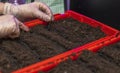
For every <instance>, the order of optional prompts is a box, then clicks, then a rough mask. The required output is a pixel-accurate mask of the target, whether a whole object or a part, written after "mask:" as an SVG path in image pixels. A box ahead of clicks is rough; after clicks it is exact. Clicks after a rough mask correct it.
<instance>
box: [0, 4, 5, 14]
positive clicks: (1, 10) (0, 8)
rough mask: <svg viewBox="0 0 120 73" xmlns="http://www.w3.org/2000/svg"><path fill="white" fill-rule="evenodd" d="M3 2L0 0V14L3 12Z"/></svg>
mask: <svg viewBox="0 0 120 73" xmlns="http://www.w3.org/2000/svg"><path fill="white" fill-rule="evenodd" d="M3 10H4V3H2V2H0V14H3Z"/></svg>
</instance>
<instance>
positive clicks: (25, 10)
mask: <svg viewBox="0 0 120 73" xmlns="http://www.w3.org/2000/svg"><path fill="white" fill-rule="evenodd" d="M3 14H12V15H14V16H16V17H17V18H18V19H24V18H39V19H42V20H44V21H52V20H53V13H52V11H51V10H50V8H49V7H48V6H47V5H45V4H44V3H41V2H33V3H29V4H23V5H13V4H10V3H5V6H4V11H3Z"/></svg>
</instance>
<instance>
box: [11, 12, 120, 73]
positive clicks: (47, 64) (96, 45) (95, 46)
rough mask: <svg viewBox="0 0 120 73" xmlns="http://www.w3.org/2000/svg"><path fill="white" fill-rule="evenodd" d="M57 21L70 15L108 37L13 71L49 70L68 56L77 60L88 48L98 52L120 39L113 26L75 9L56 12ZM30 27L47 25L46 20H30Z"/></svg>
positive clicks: (18, 72) (33, 72)
mask: <svg viewBox="0 0 120 73" xmlns="http://www.w3.org/2000/svg"><path fill="white" fill-rule="evenodd" d="M54 17H55V21H57V20H60V19H65V18H68V17H72V18H74V19H76V20H79V21H80V22H84V23H87V24H89V25H90V26H93V27H100V28H101V30H102V31H103V32H104V33H105V34H107V36H106V37H104V38H101V39H99V40H96V41H93V42H90V43H88V44H85V45H83V46H80V47H77V48H74V49H72V50H70V51H67V52H64V53H62V54H59V55H56V56H54V57H52V58H49V59H47V60H44V61H41V62H38V63H36V64H33V65H30V66H28V67H25V68H22V69H19V70H17V71H14V72H12V73H38V72H40V71H48V70H50V69H52V68H54V67H55V66H57V65H58V64H59V63H61V62H63V61H65V60H67V59H68V58H71V59H72V60H75V59H77V58H78V56H79V55H80V54H81V51H83V50H85V49H88V50H90V51H93V52H97V50H99V49H100V48H101V47H104V46H107V45H110V44H113V43H116V42H118V41H120V33H119V31H118V30H116V29H114V28H111V27H109V26H107V25H105V24H103V23H100V22H98V21H96V20H94V19H91V18H89V17H86V16H84V15H82V14H78V13H76V12H73V11H67V12H66V13H64V14H56V15H55V16H54ZM25 24H26V25H27V26H28V27H33V26H35V25H37V24H43V25H46V24H47V23H46V22H43V21H40V20H39V19H35V20H32V21H29V22H26V23H25Z"/></svg>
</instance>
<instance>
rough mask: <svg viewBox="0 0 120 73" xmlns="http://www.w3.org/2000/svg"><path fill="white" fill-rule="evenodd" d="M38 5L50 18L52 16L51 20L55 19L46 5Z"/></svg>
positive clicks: (39, 3)
mask: <svg viewBox="0 0 120 73" xmlns="http://www.w3.org/2000/svg"><path fill="white" fill-rule="evenodd" d="M38 5H39V9H42V10H43V11H44V12H45V13H46V14H47V15H48V16H50V18H51V20H53V19H54V17H53V12H52V10H51V9H50V8H49V7H48V6H47V5H46V4H45V3H42V2H38Z"/></svg>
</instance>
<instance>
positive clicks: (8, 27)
mask: <svg viewBox="0 0 120 73" xmlns="http://www.w3.org/2000/svg"><path fill="white" fill-rule="evenodd" d="M20 28H21V29H23V30H24V31H29V28H28V27H27V26H25V25H24V24H23V23H22V22H20V21H19V20H18V19H16V18H15V17H14V16H13V15H3V16H0V38H6V37H7V38H8V37H9V38H15V37H18V36H19V35H20Z"/></svg>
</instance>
